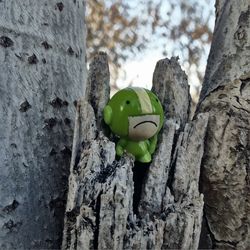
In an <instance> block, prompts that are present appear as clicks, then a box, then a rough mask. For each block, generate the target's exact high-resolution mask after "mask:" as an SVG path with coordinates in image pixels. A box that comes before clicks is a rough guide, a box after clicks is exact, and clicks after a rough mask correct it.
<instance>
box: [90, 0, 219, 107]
mask: <svg viewBox="0 0 250 250" xmlns="http://www.w3.org/2000/svg"><path fill="white" fill-rule="evenodd" d="M214 12H215V11H214V1H209V0H200V1H199V0H148V1H147V0H146V1H142V0H118V1H113V0H87V9H86V22H87V32H88V36H87V56H88V62H89V61H90V60H91V58H92V57H93V56H94V55H95V53H96V52H97V51H105V52H106V53H107V54H108V56H109V65H110V73H111V89H112V93H114V92H115V91H117V90H119V89H120V88H124V87H127V86H141V87H145V88H148V89H150V88H151V86H152V77H153V70H154V67H155V64H156V62H157V61H158V60H159V59H162V58H164V57H169V58H170V57H172V56H178V57H179V62H180V64H181V66H182V69H183V70H184V71H185V72H186V74H187V75H188V79H189V84H190V94H191V96H192V100H193V104H194V105H195V103H197V101H198V97H199V93H200V89H201V84H202V80H203V76H204V73H205V69H206V62H207V57H208V53H209V49H210V44H211V40H212V33H213V27H214V19H215V15H214Z"/></svg>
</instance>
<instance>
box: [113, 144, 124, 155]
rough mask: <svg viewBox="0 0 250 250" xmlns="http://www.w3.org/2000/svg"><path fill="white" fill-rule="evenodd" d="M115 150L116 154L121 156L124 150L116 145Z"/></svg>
mask: <svg viewBox="0 0 250 250" xmlns="http://www.w3.org/2000/svg"><path fill="white" fill-rule="evenodd" d="M115 151H116V154H117V155H118V156H122V155H123V151H124V150H123V148H122V146H120V145H117V146H116V148H115Z"/></svg>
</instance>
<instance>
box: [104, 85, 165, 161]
mask: <svg viewBox="0 0 250 250" xmlns="http://www.w3.org/2000/svg"><path fill="white" fill-rule="evenodd" d="M104 121H105V122H106V124H108V125H109V127H110V129H111V131H112V132H113V133H114V134H116V135H118V136H119V137H120V140H119V141H118V143H117V145H116V154H117V155H119V156H122V155H123V153H124V152H129V153H131V154H132V155H134V157H135V160H136V161H140V162H150V161H151V154H153V153H154V151H155V149H156V144H157V135H158V132H159V131H160V129H161V127H162V124H163V109H162V106H161V104H160V101H159V100H158V98H157V97H156V96H155V95H154V94H153V93H152V92H151V91H149V90H145V89H143V88H126V89H123V90H120V91H119V92H117V93H116V94H115V95H114V96H113V97H112V98H111V100H110V101H109V103H108V104H107V106H106V107H105V108H104Z"/></svg>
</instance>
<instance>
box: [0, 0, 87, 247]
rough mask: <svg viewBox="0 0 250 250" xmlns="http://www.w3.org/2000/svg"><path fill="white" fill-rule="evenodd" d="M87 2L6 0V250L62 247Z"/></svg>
mask: <svg viewBox="0 0 250 250" xmlns="http://www.w3.org/2000/svg"><path fill="white" fill-rule="evenodd" d="M84 9H85V6H84V1H80V0H74V1H68V0H60V1H54V0H53V1H45V0H37V1H34V0H32V1H31V0H22V1H15V0H3V1H0V24H1V25H0V69H1V74H0V115H1V119H0V140H1V145H0V154H1V156H0V183H1V185H0V202H1V203H0V249H30V248H44V249H48V248H59V247H60V244H61V238H62V227H63V217H64V210H65V199H66V193H67V190H66V189H67V188H66V187H67V179H68V174H69V167H68V166H69V162H70V156H71V145H72V139H73V126H74V117H75V107H74V104H73V103H74V101H75V100H78V99H79V97H80V96H82V95H83V93H84V84H85V83H84V77H85V27H84Z"/></svg>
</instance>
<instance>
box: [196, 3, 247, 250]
mask: <svg viewBox="0 0 250 250" xmlns="http://www.w3.org/2000/svg"><path fill="white" fill-rule="evenodd" d="M216 7H217V11H216V12H217V16H216V24H215V30H214V37H213V42H212V46H211V51H210V55H209V59H208V66H207V70H206V74H205V79H204V84H203V87H202V91H201V97H200V103H199V105H198V109H197V114H198V113H200V112H209V122H208V131H207V137H206V142H205V153H204V157H203V162H202V170H201V172H202V174H201V190H202V192H204V196H205V210H204V211H205V218H204V223H203V224H204V230H203V231H204V234H203V237H202V241H201V247H204V248H212V247H213V248H225V249H249V247H250V230H249V228H250V216H249V215H250V200H249V193H250V177H249V176H250V175H249V172H250V168H249V164H250V162H249V160H250V158H249V157H250V153H249V152H250V151H249V150H250V145H249V141H250V133H249V131H250V115H249V114H250V99H249V96H250V70H249V63H250V47H249V44H250V25H249V24H250V5H249V1H247V0H245V1H220V0H218V1H217V2H216ZM205 232H206V233H205Z"/></svg>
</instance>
